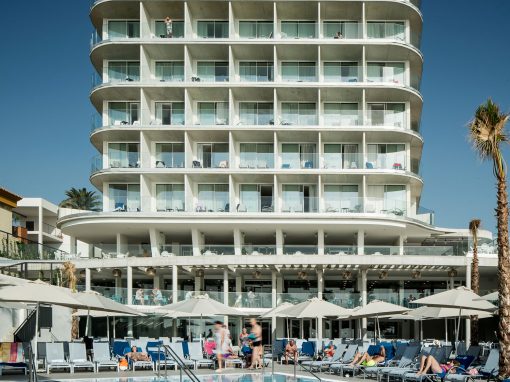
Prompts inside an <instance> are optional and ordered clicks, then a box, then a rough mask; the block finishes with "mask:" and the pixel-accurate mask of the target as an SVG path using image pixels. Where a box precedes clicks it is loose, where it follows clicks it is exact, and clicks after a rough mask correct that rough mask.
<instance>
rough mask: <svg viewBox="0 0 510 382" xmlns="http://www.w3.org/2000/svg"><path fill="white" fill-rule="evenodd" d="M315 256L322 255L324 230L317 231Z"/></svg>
mask: <svg viewBox="0 0 510 382" xmlns="http://www.w3.org/2000/svg"><path fill="white" fill-rule="evenodd" d="M317 254H318V255H324V229H323V228H320V229H319V230H318V231H317Z"/></svg>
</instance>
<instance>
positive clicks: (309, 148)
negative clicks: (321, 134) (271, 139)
mask: <svg viewBox="0 0 510 382" xmlns="http://www.w3.org/2000/svg"><path fill="white" fill-rule="evenodd" d="M316 156H317V154H316V148H315V143H283V144H282V168H316V164H317V158H316Z"/></svg>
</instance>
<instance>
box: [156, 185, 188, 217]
mask: <svg viewBox="0 0 510 382" xmlns="http://www.w3.org/2000/svg"><path fill="white" fill-rule="evenodd" d="M184 205H185V199H184V184H156V210H157V211H172V212H182V211H184V210H185V208H184Z"/></svg>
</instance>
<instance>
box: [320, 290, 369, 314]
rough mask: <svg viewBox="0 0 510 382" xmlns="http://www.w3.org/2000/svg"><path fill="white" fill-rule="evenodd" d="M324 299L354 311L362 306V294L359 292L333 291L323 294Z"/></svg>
mask: <svg viewBox="0 0 510 382" xmlns="http://www.w3.org/2000/svg"><path fill="white" fill-rule="evenodd" d="M322 298H323V299H324V300H326V301H328V302H330V303H332V304H335V305H338V306H341V307H342V308H346V309H353V308H356V307H358V306H361V305H362V301H361V294H360V293H359V292H349V291H343V290H338V291H332V292H326V291H325V292H323V293H322Z"/></svg>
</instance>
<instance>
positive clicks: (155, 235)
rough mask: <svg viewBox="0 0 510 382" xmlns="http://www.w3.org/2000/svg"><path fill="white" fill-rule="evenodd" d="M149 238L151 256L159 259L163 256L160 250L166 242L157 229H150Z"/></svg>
mask: <svg viewBox="0 0 510 382" xmlns="http://www.w3.org/2000/svg"><path fill="white" fill-rule="evenodd" d="M149 237H150V240H151V254H152V257H159V256H160V255H161V253H160V248H161V247H162V246H163V244H164V241H162V239H163V235H162V233H161V232H158V231H157V230H156V229H155V228H151V229H149Z"/></svg>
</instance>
